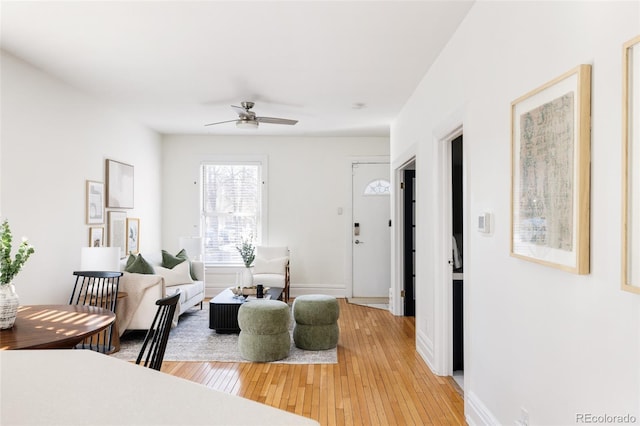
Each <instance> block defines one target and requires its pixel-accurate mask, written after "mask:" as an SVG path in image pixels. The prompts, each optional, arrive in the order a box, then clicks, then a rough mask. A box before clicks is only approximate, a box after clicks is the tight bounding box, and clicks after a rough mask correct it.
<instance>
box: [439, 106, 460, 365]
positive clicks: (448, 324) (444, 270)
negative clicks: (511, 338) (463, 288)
mask: <svg viewBox="0 0 640 426" xmlns="http://www.w3.org/2000/svg"><path fill="white" fill-rule="evenodd" d="M462 133H463V121H462V110H459V111H457V112H456V113H455V114H454V115H453V116H452V117H450V118H449V119H447V120H446V122H445V123H444V124H443V125H441V126H439V127H438V129H437V130H436V131H434V134H433V136H434V139H435V143H434V157H433V158H435V159H436V160H437V165H436V167H435V168H434V169H435V175H436V176H434V182H437V183H436V190H437V194H436V199H437V204H438V205H439V206H441V208H440V209H439V210H438V211H437V216H436V220H435V222H434V224H433V225H434V228H433V235H434V236H436V238H434V253H435V256H434V261H435V264H434V268H433V270H434V277H433V279H434V283H435V286H434V300H435V303H434V338H433V340H434V366H435V367H436V368H435V371H436V374H438V375H441V376H450V375H452V374H453V371H452V368H453V362H452V354H453V318H452V316H453V308H452V300H453V291H452V280H453V273H452V269H451V267H450V265H449V263H448V262H449V260H450V258H451V255H450V253H451V250H452V247H451V235H452V229H453V225H452V219H451V211H452V205H451V141H452V140H453V139H455V138H456V137H458V136H460V135H461V134H462ZM465 167H466V165H465V164H463V173H464V169H465ZM464 191H466V189H464ZM464 197H465V194H463V198H464ZM466 207H467V206H466V203H465V205H464V207H463V209H465V208H466ZM463 216H466V214H465V212H464V211H463ZM463 221H464V223H465V224H466V219H463ZM466 228H467V229H468V227H466ZM467 234H468V232H465V235H467ZM463 246H464V247H467V245H466V244H465V245H463ZM466 254H467V253H465V255H466ZM466 263H468V262H466ZM465 308H466V306H465ZM466 328H467V327H466V323H465V329H466ZM465 335H466V333H465ZM465 352H466V348H465ZM465 359H466V358H465ZM466 367H467V366H465V370H466Z"/></svg>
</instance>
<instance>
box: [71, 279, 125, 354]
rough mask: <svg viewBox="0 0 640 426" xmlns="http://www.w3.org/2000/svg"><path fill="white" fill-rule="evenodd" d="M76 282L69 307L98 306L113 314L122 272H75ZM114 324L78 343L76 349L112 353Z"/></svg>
mask: <svg viewBox="0 0 640 426" xmlns="http://www.w3.org/2000/svg"><path fill="white" fill-rule="evenodd" d="M73 275H75V276H76V282H75V284H74V286H73V292H72V293H71V298H70V299H69V304H70V305H88V306H98V307H101V308H103V309H107V310H109V311H111V312H113V313H114V314H115V313H116V306H117V304H118V289H119V286H120V277H121V276H122V272H106V271H76V272H74V273H73ZM113 330H114V324H112V325H110V326H109V327H107V328H106V329H105V330H103V331H101V332H99V333H96V334H94V335H93V336H91V337H88V338H87V339H85V340H84V341H83V342H82V343H79V344H78V345H77V346H76V348H77V349H90V350H94V351H97V352H102V353H109V352H112V351H113V349H114V348H113V346H112V341H113Z"/></svg>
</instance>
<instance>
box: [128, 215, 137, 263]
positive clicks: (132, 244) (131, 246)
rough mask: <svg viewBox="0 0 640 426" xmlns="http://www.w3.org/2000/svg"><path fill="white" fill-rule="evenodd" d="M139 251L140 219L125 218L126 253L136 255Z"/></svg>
mask: <svg viewBox="0 0 640 426" xmlns="http://www.w3.org/2000/svg"><path fill="white" fill-rule="evenodd" d="M139 251H140V219H136V218H131V217H129V218H127V251H126V253H127V254H129V253H133V254H138V252H139Z"/></svg>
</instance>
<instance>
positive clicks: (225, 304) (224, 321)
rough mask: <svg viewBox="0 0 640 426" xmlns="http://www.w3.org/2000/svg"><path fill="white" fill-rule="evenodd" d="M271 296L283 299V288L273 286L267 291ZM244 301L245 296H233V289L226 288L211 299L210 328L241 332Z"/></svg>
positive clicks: (275, 298)
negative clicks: (239, 312) (239, 324)
mask: <svg viewBox="0 0 640 426" xmlns="http://www.w3.org/2000/svg"><path fill="white" fill-rule="evenodd" d="M267 295H269V296H271V297H270V298H271V299H272V300H281V299H282V288H280V287H271V288H270V289H269V290H267V291H266V292H265V296H267ZM243 303H251V302H247V301H246V300H244V299H243V298H236V297H233V292H232V291H231V289H226V290H224V291H222V292H221V293H220V294H218V295H217V296H216V297H214V298H213V299H211V300H210V301H209V328H210V329H212V330H215V331H216V333H239V332H240V327H239V326H238V310H239V309H240V306H242V304H243Z"/></svg>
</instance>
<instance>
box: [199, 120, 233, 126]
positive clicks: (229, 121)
mask: <svg viewBox="0 0 640 426" xmlns="http://www.w3.org/2000/svg"><path fill="white" fill-rule="evenodd" d="M234 121H238V120H237V119H234V120H227V121H218V122H216V123H209V124H205V126H215V125H216V124H223V123H231V122H234Z"/></svg>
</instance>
